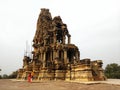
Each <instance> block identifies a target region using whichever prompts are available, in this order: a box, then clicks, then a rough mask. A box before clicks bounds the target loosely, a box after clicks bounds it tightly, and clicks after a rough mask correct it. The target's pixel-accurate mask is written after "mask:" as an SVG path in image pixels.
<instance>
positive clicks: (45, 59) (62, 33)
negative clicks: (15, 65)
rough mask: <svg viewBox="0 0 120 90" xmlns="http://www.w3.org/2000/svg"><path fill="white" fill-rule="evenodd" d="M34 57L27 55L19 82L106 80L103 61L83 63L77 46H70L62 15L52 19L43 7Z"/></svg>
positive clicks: (86, 60) (35, 38) (84, 60)
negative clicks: (28, 77) (29, 75)
mask: <svg viewBox="0 0 120 90" xmlns="http://www.w3.org/2000/svg"><path fill="white" fill-rule="evenodd" d="M33 48H34V50H33V51H32V55H33V57H32V58H30V57H29V56H27V55H25V56H24V58H23V67H22V68H21V69H19V70H18V75H17V79H24V80H26V79H27V76H28V74H29V73H32V72H34V80H78V81H96V80H105V79H106V77H105V75H104V72H103V69H102V64H103V63H102V60H95V61H91V60H90V59H88V58H87V59H83V60H80V51H79V49H78V47H77V46H76V45H74V44H72V43H71V35H70V33H69V31H68V29H67V25H66V24H65V23H63V22H62V19H61V17H60V16H56V17H54V18H52V16H51V13H50V12H49V9H45V8H42V9H41V13H40V14H39V17H38V20H37V27H36V33H35V36H34V38H33Z"/></svg>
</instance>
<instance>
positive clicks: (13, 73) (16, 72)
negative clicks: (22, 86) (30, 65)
mask: <svg viewBox="0 0 120 90" xmlns="http://www.w3.org/2000/svg"><path fill="white" fill-rule="evenodd" d="M17 74H18V71H14V72H12V74H10V75H9V78H16V77H17Z"/></svg>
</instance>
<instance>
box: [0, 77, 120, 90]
mask: <svg viewBox="0 0 120 90" xmlns="http://www.w3.org/2000/svg"><path fill="white" fill-rule="evenodd" d="M0 90H120V85H114V84H100V83H99V84H98V83H97V84H89V85H86V84H81V83H77V82H66V81H43V82H32V83H28V82H27V81H13V80H8V79H0Z"/></svg>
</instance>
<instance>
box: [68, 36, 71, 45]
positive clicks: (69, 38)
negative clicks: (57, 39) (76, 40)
mask: <svg viewBox="0 0 120 90" xmlns="http://www.w3.org/2000/svg"><path fill="white" fill-rule="evenodd" d="M70 43H71V36H68V44H70Z"/></svg>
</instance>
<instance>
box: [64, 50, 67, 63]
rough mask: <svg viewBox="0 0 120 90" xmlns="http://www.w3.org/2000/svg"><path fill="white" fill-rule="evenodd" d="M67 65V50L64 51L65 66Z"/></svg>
mask: <svg viewBox="0 0 120 90" xmlns="http://www.w3.org/2000/svg"><path fill="white" fill-rule="evenodd" d="M66 63H67V50H64V64H66Z"/></svg>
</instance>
